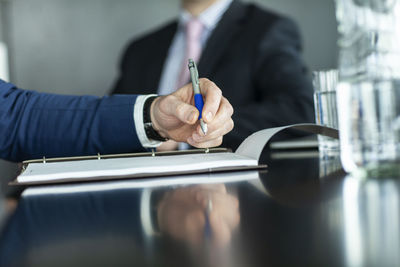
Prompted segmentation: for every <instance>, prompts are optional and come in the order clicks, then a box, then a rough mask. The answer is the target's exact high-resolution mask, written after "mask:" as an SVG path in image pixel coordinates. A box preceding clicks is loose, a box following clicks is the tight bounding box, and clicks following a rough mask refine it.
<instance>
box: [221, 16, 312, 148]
mask: <svg viewBox="0 0 400 267" xmlns="http://www.w3.org/2000/svg"><path fill="white" fill-rule="evenodd" d="M253 62H255V64H254V66H253V68H254V69H253V71H252V75H253V78H252V81H253V88H254V89H255V92H256V99H255V100H254V102H253V103H248V104H247V105H245V106H241V107H240V108H238V109H236V110H235V114H234V116H233V118H234V121H235V129H234V130H233V131H232V133H231V134H228V135H227V136H226V138H225V140H226V145H227V146H230V147H232V148H236V147H237V146H238V145H239V144H240V143H241V142H242V140H243V139H245V138H246V137H247V136H249V135H250V134H251V133H253V132H255V131H258V130H260V129H263V128H270V127H277V126H282V125H288V124H293V123H301V122H313V121H314V109H313V99H312V93H313V89H312V84H311V77H310V75H309V73H308V71H307V68H306V67H305V64H304V62H303V60H302V58H301V39H300V35H299V32H298V29H297V27H296V25H295V24H294V22H292V21H291V20H289V19H286V18H280V19H279V20H277V21H275V22H274V24H273V25H272V26H271V28H270V29H269V30H268V31H267V32H266V33H265V35H264V36H263V38H262V39H261V42H260V45H259V47H258V52H257V53H256V59H255V60H254V61H253ZM243 90H246V88H244V89H243Z"/></svg>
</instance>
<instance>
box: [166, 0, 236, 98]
mask: <svg viewBox="0 0 400 267" xmlns="http://www.w3.org/2000/svg"><path fill="white" fill-rule="evenodd" d="M231 3H232V0H220V1H218V2H216V3H215V4H213V5H212V6H210V7H209V8H207V9H206V10H205V11H203V12H202V13H201V14H200V15H199V16H198V19H199V20H200V21H201V22H202V23H203V25H204V30H203V32H202V36H201V47H202V49H203V48H204V45H205V44H206V42H207V40H208V37H210V35H211V33H212V31H213V30H214V28H215V27H216V26H217V24H218V22H219V20H220V19H221V17H222V15H223V14H224V13H225V11H226V10H227V9H228V7H229V5H230V4H231ZM191 18H192V15H191V14H190V13H189V12H187V11H186V10H183V9H182V10H181V12H180V15H179V21H178V29H177V31H176V33H175V36H174V39H173V40H172V43H171V46H170V48H169V50H168V55H167V58H166V60H165V64H164V66H163V71H162V74H161V79H160V84H159V87H158V94H159V95H168V94H170V93H172V92H174V91H175V90H177V89H178V88H175V87H176V84H177V82H178V79H179V74H180V71H181V69H182V62H183V59H184V56H185V51H186V41H185V40H186V37H185V25H186V23H187V22H188V21H189V20H190V19H191ZM196 63H198V62H196ZM188 71H189V70H188Z"/></svg>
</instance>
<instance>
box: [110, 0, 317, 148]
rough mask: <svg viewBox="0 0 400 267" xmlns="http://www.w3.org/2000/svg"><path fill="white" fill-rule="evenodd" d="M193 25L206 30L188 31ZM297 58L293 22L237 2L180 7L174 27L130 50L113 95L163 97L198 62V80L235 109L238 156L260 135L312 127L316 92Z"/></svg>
mask: <svg viewBox="0 0 400 267" xmlns="http://www.w3.org/2000/svg"><path fill="white" fill-rule="evenodd" d="M196 19H197V20H199V21H200V24H203V25H201V26H196V27H194V28H193V27H192V28H189V25H190V23H189V22H191V21H193V20H196ZM198 32H200V34H198ZM196 35H197V36H199V38H197V40H198V42H199V44H198V46H199V47H196V45H193V42H192V41H193V39H195V38H194V37H193V36H196ZM192 37H193V38H192ZM185 40H186V41H185ZM188 40H189V41H188ZM193 47H194V49H193ZM196 50H197V52H193V51H196ZM198 50H200V53H199V52H198ZM191 51H192V53H190V52H191ZM300 53H301V40H300V35H299V32H298V29H297V27H296V25H295V23H293V22H292V21H291V20H290V19H287V18H285V17H282V16H280V15H277V14H275V13H272V12H270V11H267V10H264V9H261V8H260V7H258V6H256V5H254V4H244V3H241V2H240V1H232V0H199V1H190V0H182V12H181V14H180V17H179V18H178V19H177V20H174V21H172V22H171V23H168V24H167V25H165V26H163V27H162V28H161V29H158V30H156V31H154V32H152V33H150V34H147V35H145V36H143V37H141V38H139V39H136V40H134V41H133V42H132V43H130V44H129V46H128V47H127V49H126V51H125V53H124V55H123V57H122V62H121V66H120V76H119V78H118V80H117V82H116V84H115V87H114V88H113V93H132V94H137V93H156V91H155V89H156V88H158V93H159V94H166V93H168V91H166V90H165V88H177V87H179V85H180V84H181V82H182V81H183V82H187V80H185V77H184V75H182V73H183V72H184V68H185V64H187V63H186V62H187V57H188V56H189V57H193V58H195V60H196V59H197V62H198V68H199V75H200V77H210V78H211V79H212V80H213V81H214V82H215V83H216V84H217V85H218V86H219V87H220V88H221V89H222V91H223V93H224V95H225V96H226V97H227V98H228V99H229V101H230V103H231V104H232V106H234V107H235V114H234V115H233V120H234V122H235V129H234V130H233V131H232V132H230V133H229V134H227V135H226V136H225V138H224V141H223V146H226V147H231V148H233V149H235V148H236V147H237V146H238V145H239V144H240V143H241V142H242V140H243V139H244V138H246V137H247V136H249V135H250V134H251V133H253V132H255V131H257V130H260V129H264V128H269V127H276V126H281V125H287V124H292V123H300V122H312V121H313V104H312V85H311V82H310V78H309V75H308V73H307V69H306V67H305V65H304V63H303V60H302V59H301V55H300ZM196 57H197V58H196ZM186 78H187V76H186ZM144 89H145V91H143V90H144Z"/></svg>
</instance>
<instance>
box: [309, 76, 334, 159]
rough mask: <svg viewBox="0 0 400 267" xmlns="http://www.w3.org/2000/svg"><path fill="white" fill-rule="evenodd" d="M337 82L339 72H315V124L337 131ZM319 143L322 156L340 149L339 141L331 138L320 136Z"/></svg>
mask: <svg viewBox="0 0 400 267" xmlns="http://www.w3.org/2000/svg"><path fill="white" fill-rule="evenodd" d="M337 80H338V71H337V70H327V71H315V72H313V84H314V108H315V122H316V123H317V124H319V125H324V126H328V127H331V128H335V129H337V128H338V118H337V109H336V84H337ZM318 143H319V146H318V147H319V150H320V152H322V153H321V154H329V152H330V151H331V152H335V151H337V150H338V149H339V141H338V140H337V139H334V138H331V137H327V136H322V135H319V136H318Z"/></svg>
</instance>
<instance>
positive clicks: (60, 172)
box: [11, 124, 337, 185]
mask: <svg viewBox="0 0 400 267" xmlns="http://www.w3.org/2000/svg"><path fill="white" fill-rule="evenodd" d="M288 128H294V129H298V130H303V131H307V132H312V133H320V134H325V135H327V136H331V137H334V138H335V137H336V138H337V130H334V129H330V128H326V127H322V126H318V125H313V124H299V125H292V126H286V127H278V128H271V129H265V130H261V131H258V132H256V133H254V134H252V135H251V136H249V137H248V138H246V140H244V141H243V142H242V144H241V145H240V146H239V148H238V149H237V150H236V152H234V153H232V152H228V150H226V149H221V148H217V149H207V150H204V149H199V150H189V151H178V152H170V153H168V152H167V153H166V152H159V153H157V152H156V153H137V154H123V155H108V156H100V155H99V156H94V157H77V158H62V159H43V160H33V161H25V162H24V171H23V172H22V173H21V174H20V175H19V176H18V177H17V179H16V180H15V181H14V182H12V183H11V184H14V185H15V184H24V185H26V184H47V183H62V182H82V181H98V180H113V179H126V178H144V177H158V176H169V175H180V174H194V173H209V172H220V171H237V170H249V169H259V168H265V167H266V166H265V165H264V166H263V165H258V160H259V158H260V155H261V152H262V150H263V148H264V146H265V145H266V144H267V142H268V141H269V139H270V138H271V137H272V136H273V135H275V134H276V133H278V132H280V131H282V130H285V129H288Z"/></svg>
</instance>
